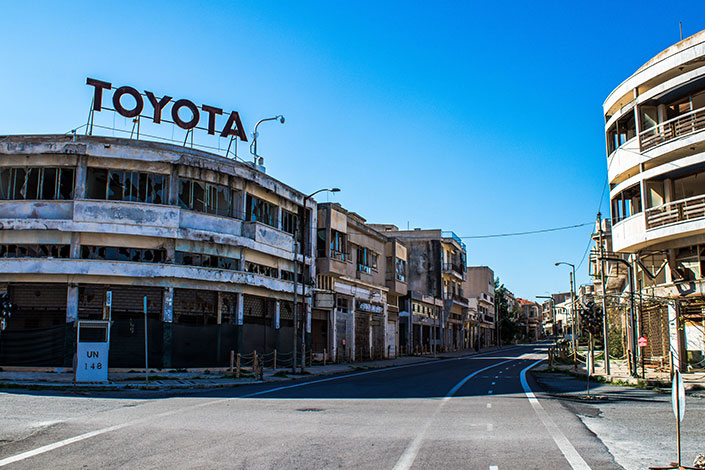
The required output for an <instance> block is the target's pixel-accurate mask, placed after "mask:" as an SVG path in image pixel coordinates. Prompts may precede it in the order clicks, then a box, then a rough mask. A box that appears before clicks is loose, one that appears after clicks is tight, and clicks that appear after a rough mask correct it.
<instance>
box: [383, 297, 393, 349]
mask: <svg viewBox="0 0 705 470" xmlns="http://www.w3.org/2000/svg"><path fill="white" fill-rule="evenodd" d="M387 300H388V299H387V296H385V295H382V308H383V315H382V322H383V325H382V335H384V337H383V338H382V348H384V351H383V352H382V357H386V358H389V353H390V351H389V349H390V348H389V345H388V344H387V335H388V334H389V332H388V331H387V328H389V321H388V320H389V313H388V312H387ZM395 350H396V345H395Z"/></svg>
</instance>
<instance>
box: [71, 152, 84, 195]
mask: <svg viewBox="0 0 705 470" xmlns="http://www.w3.org/2000/svg"><path fill="white" fill-rule="evenodd" d="M86 173H87V170H86V156H85V155H81V156H79V157H78V161H77V162H76V180H75V183H74V191H73V195H74V199H85V198H86Z"/></svg>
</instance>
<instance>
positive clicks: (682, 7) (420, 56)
mask: <svg viewBox="0 0 705 470" xmlns="http://www.w3.org/2000/svg"><path fill="white" fill-rule="evenodd" d="M575 3H576V4H575V5H572V4H570V5H569V4H568V3H566V2H545V3H538V2H533V3H528V2H477V3H474V2H427V3H422V2H408V1H407V2H354V3H339V2H193V3H188V2H178V1H171V2H134V3H131V2H119V3H115V4H112V5H108V4H107V3H106V4H103V3H102V2H78V1H76V2H70V3H61V2H47V3H38V2H36V3H35V2H32V3H31V4H30V3H29V2H4V3H3V5H2V15H1V16H0V44H2V52H3V54H2V57H3V68H2V73H0V134H23V133H31V134H39V133H64V132H67V131H69V130H71V129H73V128H76V127H78V126H80V125H82V124H84V123H85V121H86V116H87V113H88V109H89V106H90V100H91V96H92V89H91V88H90V87H88V86H86V85H85V80H86V77H94V78H98V79H103V80H107V81H110V82H112V83H113V84H115V85H118V86H119V85H131V86H134V87H136V88H138V89H141V90H145V89H146V90H150V91H153V92H154V93H155V94H157V95H159V96H161V95H162V94H169V95H171V96H174V97H176V98H190V99H192V100H193V101H194V102H196V103H197V104H202V103H205V104H209V105H215V106H220V107H222V108H224V109H226V110H237V111H239V112H240V114H241V117H242V119H243V123H244V125H245V127H246V128H247V129H248V132H251V130H252V127H253V126H254V124H255V123H256V122H257V120H259V119H260V118H263V117H269V116H272V115H276V114H283V115H284V116H286V124H285V125H280V124H278V123H266V124H263V125H262V126H261V127H260V140H259V153H260V154H261V155H263V156H264V157H265V164H266V167H267V171H268V173H269V174H271V175H273V176H275V177H277V178H279V179H281V180H282V181H284V182H286V183H288V184H290V185H291V186H293V187H295V188H297V189H300V190H301V191H303V192H312V191H314V190H316V189H319V188H321V187H325V186H338V187H340V188H341V189H342V191H341V192H340V193H338V194H336V195H335V198H334V199H333V196H330V197H331V199H330V200H336V201H339V202H340V203H341V204H343V206H344V207H346V208H347V209H350V210H353V211H355V212H357V213H359V214H360V215H361V216H363V217H365V218H366V219H367V220H368V221H370V222H375V223H382V222H384V223H394V224H396V225H398V226H399V227H401V228H406V227H407V225H408V226H409V227H411V228H413V227H424V228H443V229H444V230H453V231H454V232H456V233H457V234H458V235H460V236H472V235H484V234H494V233H505V232H520V231H528V230H539V229H544V228H550V227H559V226H566V225H575V224H581V223H586V222H590V221H593V220H594V219H595V215H596V212H597V209H598V207H599V205H600V202H601V201H600V194H601V192H602V188H603V184H604V181H605V175H606V163H605V161H606V157H605V144H604V135H603V131H604V129H603V124H602V122H603V121H602V120H603V117H602V108H601V106H602V103H603V101H604V99H605V98H606V97H607V95H608V94H609V93H610V91H611V90H612V89H614V88H615V87H616V86H617V85H619V83H620V82H622V81H623V80H624V79H626V78H627V77H628V76H629V75H630V74H632V73H633V72H634V71H636V69H637V68H638V67H640V66H641V65H642V64H643V63H644V62H646V61H647V60H649V59H650V58H651V57H653V56H654V55H656V54H657V53H659V52H660V51H662V50H663V49H665V48H667V47H668V46H670V45H671V44H673V43H675V42H677V41H678V39H679V32H678V22H679V21H683V34H684V37H686V36H689V35H691V34H694V33H696V32H698V31H700V30H702V29H705V9H703V8H696V2H680V1H673V2H669V3H668V7H667V8H664V4H663V2H634V3H632V2H621V3H615V2H589V4H587V3H586V4H585V6H580V5H579V3H580V2H575ZM649 11H654V12H658V13H657V14H654V13H648V12H649ZM239 153H240V156H241V157H244V158H247V145H241V146H240V149H239ZM327 199H328V196H325V195H323V196H322V197H321V200H324V201H325V200H327ZM608 206H609V204H608V202H607V197H605V198H604V202H603V203H602V211H603V213H609V208H608ZM590 232H591V227H589V226H588V227H581V228H577V229H572V230H566V231H560V232H554V233H549V234H543V235H530V236H523V237H511V238H497V239H481V240H476V239H472V240H471V239H468V240H466V242H467V245H468V260H469V264H471V265H488V266H490V267H492V268H493V269H494V270H495V273H496V274H497V275H498V276H499V277H500V279H501V281H502V282H504V283H505V284H506V286H507V287H508V288H509V289H511V290H512V291H513V292H514V293H515V294H516V295H517V296H521V297H525V298H533V297H534V296H535V295H545V294H546V293H548V292H556V291H560V290H567V288H568V270H567V268H566V267H565V266H562V267H559V268H556V267H554V265H553V263H554V262H555V261H568V262H571V263H574V264H578V263H579V262H580V260H581V258H582V256H583V253H584V252H585V249H586V246H587V243H588V238H589V235H590ZM587 264H588V263H587V262H585V263H583V265H582V266H581V268H580V270H579V273H578V281H579V283H586V282H589V277H588V272H587Z"/></svg>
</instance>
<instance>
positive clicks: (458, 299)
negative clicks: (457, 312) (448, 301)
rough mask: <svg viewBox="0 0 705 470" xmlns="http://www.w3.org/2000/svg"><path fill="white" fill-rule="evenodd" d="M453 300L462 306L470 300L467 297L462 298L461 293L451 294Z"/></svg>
mask: <svg viewBox="0 0 705 470" xmlns="http://www.w3.org/2000/svg"><path fill="white" fill-rule="evenodd" d="M453 300H455V301H456V302H460V303H461V304H463V305H467V304H468V302H470V300H469V299H468V298H467V297H463V294H462V292H461V293H460V294H453Z"/></svg>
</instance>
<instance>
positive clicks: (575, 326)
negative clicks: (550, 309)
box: [570, 271, 578, 369]
mask: <svg viewBox="0 0 705 470" xmlns="http://www.w3.org/2000/svg"><path fill="white" fill-rule="evenodd" d="M570 310H571V313H572V315H571V317H572V318H573V327H572V328H571V330H572V331H571V333H573V334H572V336H573V366H574V367H575V368H576V369H577V368H578V322H577V321H576V318H575V317H576V315H575V314H576V312H575V277H574V276H573V272H572V271H571V272H570Z"/></svg>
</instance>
